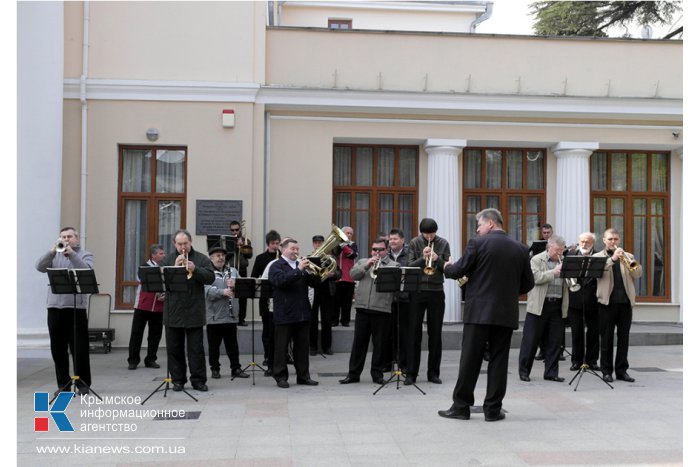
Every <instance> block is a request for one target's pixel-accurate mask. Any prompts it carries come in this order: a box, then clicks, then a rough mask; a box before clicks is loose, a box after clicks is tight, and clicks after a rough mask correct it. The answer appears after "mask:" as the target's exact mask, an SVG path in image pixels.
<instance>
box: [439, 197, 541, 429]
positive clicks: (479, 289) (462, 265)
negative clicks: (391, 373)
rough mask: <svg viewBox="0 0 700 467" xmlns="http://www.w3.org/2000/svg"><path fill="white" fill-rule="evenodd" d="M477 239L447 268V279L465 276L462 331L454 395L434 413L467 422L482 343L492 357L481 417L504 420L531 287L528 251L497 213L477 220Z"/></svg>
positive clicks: (488, 211) (484, 214) (483, 214)
mask: <svg viewBox="0 0 700 467" xmlns="http://www.w3.org/2000/svg"><path fill="white" fill-rule="evenodd" d="M476 220H477V232H478V234H479V236H478V237H476V238H473V239H471V240H470V241H469V243H468V244H467V248H466V249H465V251H464V255H463V256H462V257H461V258H460V259H459V261H457V262H456V263H454V264H452V263H451V262H448V263H447V264H446V265H445V268H444V271H445V277H448V278H451V279H458V278H460V277H462V276H465V275H466V276H467V277H468V278H469V281H468V282H467V284H466V296H465V300H464V331H463V334H462V355H461V357H460V362H459V376H458V377H457V383H456V384H455V389H454V391H453V393H452V401H453V403H452V407H450V408H449V409H447V410H440V411H438V415H440V416H441V417H445V418H457V419H461V420H469V417H470V409H469V407H470V406H472V405H474V387H475V386H476V381H477V379H478V378H479V371H480V370H481V362H482V361H483V357H484V350H485V346H486V343H487V342H488V344H489V351H490V353H491V357H490V359H489V362H488V370H487V371H488V381H487V383H486V397H485V398H484V406H483V407H484V418H485V419H486V421H489V422H490V421H496V420H502V419H504V418H505V413H504V412H503V410H502V409H501V407H502V405H503V397H504V396H505V394H506V384H507V378H508V353H509V350H510V339H511V337H512V335H513V330H514V329H517V328H518V296H519V295H522V294H524V293H527V292H528V291H529V290H530V289H531V288H532V287H533V285H534V279H533V275H532V269H530V259H529V257H528V251H527V247H526V246H525V245H523V244H522V243H520V242H517V241H515V240H513V239H511V238H510V237H508V235H507V234H506V232H505V231H504V230H503V218H502V217H501V213H500V212H499V211H498V210H496V209H484V210H483V211H481V212H479V213H478V214H477V215H476Z"/></svg>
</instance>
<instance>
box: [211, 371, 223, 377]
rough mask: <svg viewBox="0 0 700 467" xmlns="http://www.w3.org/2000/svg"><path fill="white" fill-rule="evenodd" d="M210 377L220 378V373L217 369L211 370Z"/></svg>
mask: <svg viewBox="0 0 700 467" xmlns="http://www.w3.org/2000/svg"><path fill="white" fill-rule="evenodd" d="M211 377H212V378H214V379H219V378H221V373H220V372H219V370H211Z"/></svg>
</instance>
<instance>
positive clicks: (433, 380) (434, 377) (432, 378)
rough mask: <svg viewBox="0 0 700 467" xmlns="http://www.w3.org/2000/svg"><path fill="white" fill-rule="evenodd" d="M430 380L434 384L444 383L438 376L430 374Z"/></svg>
mask: <svg viewBox="0 0 700 467" xmlns="http://www.w3.org/2000/svg"><path fill="white" fill-rule="evenodd" d="M428 381H430V382H431V383H434V384H442V380H441V379H440V378H438V377H437V376H428Z"/></svg>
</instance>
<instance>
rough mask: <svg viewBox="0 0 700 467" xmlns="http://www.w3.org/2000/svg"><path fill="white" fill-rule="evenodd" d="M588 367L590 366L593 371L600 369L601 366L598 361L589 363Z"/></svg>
mask: <svg viewBox="0 0 700 467" xmlns="http://www.w3.org/2000/svg"><path fill="white" fill-rule="evenodd" d="M588 368H590V369H591V370H593V371H600V367H599V366H598V364H597V363H589V364H588Z"/></svg>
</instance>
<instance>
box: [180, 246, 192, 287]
mask: <svg viewBox="0 0 700 467" xmlns="http://www.w3.org/2000/svg"><path fill="white" fill-rule="evenodd" d="M181 254H183V255H185V271H187V279H188V280H189V279H192V271H190V270H189V269H188V268H187V266H188V265H189V263H190V257H189V254H188V253H187V252H185V249H184V248H183V249H182V253H181Z"/></svg>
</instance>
